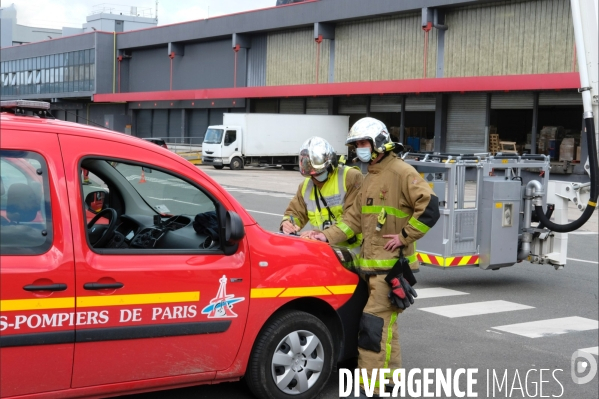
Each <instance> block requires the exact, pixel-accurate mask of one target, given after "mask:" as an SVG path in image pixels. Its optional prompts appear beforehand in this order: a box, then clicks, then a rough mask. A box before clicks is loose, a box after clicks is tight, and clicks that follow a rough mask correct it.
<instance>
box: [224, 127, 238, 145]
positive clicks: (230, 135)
mask: <svg viewBox="0 0 599 399" xmlns="http://www.w3.org/2000/svg"><path fill="white" fill-rule="evenodd" d="M235 140H237V131H236V130H227V133H226V135H225V145H231V143H234V142H235Z"/></svg>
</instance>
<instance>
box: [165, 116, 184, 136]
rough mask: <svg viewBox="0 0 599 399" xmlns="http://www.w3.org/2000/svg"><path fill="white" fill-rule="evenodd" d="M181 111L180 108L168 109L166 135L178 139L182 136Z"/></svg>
mask: <svg viewBox="0 0 599 399" xmlns="http://www.w3.org/2000/svg"><path fill="white" fill-rule="evenodd" d="M181 112H183V111H182V110H180V109H171V110H169V117H168V137H174V138H177V139H180V138H181V136H183V135H182V134H181ZM179 141H180V140H179Z"/></svg>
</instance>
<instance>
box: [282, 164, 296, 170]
mask: <svg viewBox="0 0 599 399" xmlns="http://www.w3.org/2000/svg"><path fill="white" fill-rule="evenodd" d="M283 169H285V170H294V169H295V165H283Z"/></svg>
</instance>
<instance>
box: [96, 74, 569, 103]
mask: <svg viewBox="0 0 599 399" xmlns="http://www.w3.org/2000/svg"><path fill="white" fill-rule="evenodd" d="M579 86H580V76H579V74H578V73H576V72H570V73H551V74H539V75H508V76H476V77H467V78H433V79H409V80H384V81H373V82H350V83H325V84H307V85H290V86H259V87H237V88H221V89H194V90H172V91H150V92H135V93H115V94H95V95H94V102H126V101H160V100H204V99H218V98H268V97H310V96H312V97H314V96H342V95H364V94H370V95H371V94H406V93H450V92H477V91H479V92H480V91H484V92H487V91H506V90H509V91H512V90H514V91H518V90H561V89H576V88H578V87H579Z"/></svg>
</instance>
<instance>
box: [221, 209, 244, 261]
mask: <svg viewBox="0 0 599 399" xmlns="http://www.w3.org/2000/svg"><path fill="white" fill-rule="evenodd" d="M243 237H245V227H244V226H243V221H242V220H241V217H240V216H239V215H238V214H237V213H236V212H233V211H227V213H226V216H225V245H224V250H225V255H233V254H234V253H235V252H237V248H238V247H239V241H241V239H242V238H243Z"/></svg>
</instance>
